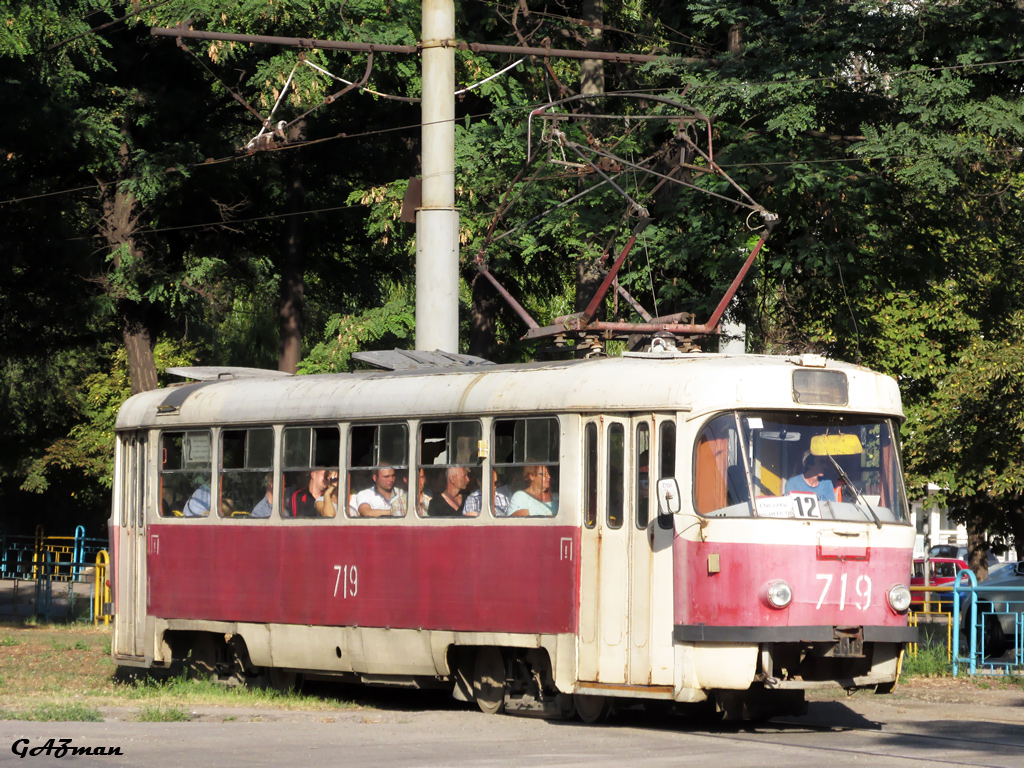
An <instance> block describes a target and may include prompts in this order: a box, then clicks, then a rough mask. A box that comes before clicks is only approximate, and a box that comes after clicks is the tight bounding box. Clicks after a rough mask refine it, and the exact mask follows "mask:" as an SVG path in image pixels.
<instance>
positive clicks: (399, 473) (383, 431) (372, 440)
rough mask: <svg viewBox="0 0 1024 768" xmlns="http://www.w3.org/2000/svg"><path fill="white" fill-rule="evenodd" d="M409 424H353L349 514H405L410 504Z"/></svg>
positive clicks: (400, 515)
mask: <svg viewBox="0 0 1024 768" xmlns="http://www.w3.org/2000/svg"><path fill="white" fill-rule="evenodd" d="M408 455H409V428H408V427H407V426H406V425H405V424H358V425H353V426H352V427H350V428H349V451H348V459H349V463H348V473H347V490H348V495H347V499H348V502H347V504H346V507H347V509H348V515H349V517H405V514H406V510H407V509H408V508H409V461H408Z"/></svg>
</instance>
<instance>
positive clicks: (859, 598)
mask: <svg viewBox="0 0 1024 768" xmlns="http://www.w3.org/2000/svg"><path fill="white" fill-rule="evenodd" d="M848 576H849V574H846V573H844V574H842V575H841V576H840V577H839V610H840V611H841V610H843V609H844V608H845V607H846V599H847V586H848V585H847V581H848ZM814 578H816V579H818V580H819V581H824V582H825V586H824V587H823V588H822V590H821V597H819V598H818V604H817V605H816V606H815V608H816V609H820V608H821V606H822V605H824V604H825V600H826V599H827V598H828V594H829V590H830V589H831V588H832V580H833V576H832V574H831V573H818V574H815V577H814ZM853 591H854V593H855V596H856V597H855V599H853V600H851V601H850V604H851V605H852V606H854V607H855V608H859V609H860V610H862V611H866V610H867V609H868V606H870V605H871V577H870V576H863V575H862V576H858V577H857V581H856V582H854V588H853Z"/></svg>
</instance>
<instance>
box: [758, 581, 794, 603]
mask: <svg viewBox="0 0 1024 768" xmlns="http://www.w3.org/2000/svg"><path fill="white" fill-rule="evenodd" d="M763 596H764V601H765V602H766V603H767V604H768V605H769V606H771V607H772V608H785V607H786V606H787V605H789V604H790V603H791V602H793V588H792V587H791V586H789V584H788V583H787V582H785V581H783V580H782V579H776V580H775V581H769V582H768V584H766V585H765V588H764V593H763Z"/></svg>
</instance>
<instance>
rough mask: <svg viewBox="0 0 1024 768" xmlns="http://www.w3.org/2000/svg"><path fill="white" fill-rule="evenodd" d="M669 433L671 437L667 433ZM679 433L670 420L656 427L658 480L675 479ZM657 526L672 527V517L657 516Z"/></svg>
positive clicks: (673, 422)
mask: <svg viewBox="0 0 1024 768" xmlns="http://www.w3.org/2000/svg"><path fill="white" fill-rule="evenodd" d="M669 432H671V433H672V434H671V436H669V435H668V433H669ZM678 435H679V432H678V430H677V429H676V423H675V421H672V420H666V421H663V422H661V424H660V425H659V427H658V459H659V461H658V480H659V481H661V480H662V479H664V478H666V477H671V478H675V477H676V456H677V455H678V452H679V444H678V442H677V441H678ZM658 525H660V526H661V527H662V528H666V529H668V528H671V527H672V515H662V514H659V515H658Z"/></svg>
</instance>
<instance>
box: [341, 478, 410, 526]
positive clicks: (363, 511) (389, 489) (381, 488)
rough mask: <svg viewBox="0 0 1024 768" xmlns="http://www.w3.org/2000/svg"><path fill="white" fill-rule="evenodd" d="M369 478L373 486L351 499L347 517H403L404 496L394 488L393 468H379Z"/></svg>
mask: <svg viewBox="0 0 1024 768" xmlns="http://www.w3.org/2000/svg"><path fill="white" fill-rule="evenodd" d="M370 477H371V478H372V479H373V485H371V486H370V487H369V488H366V489H365V490H362V491H360V492H359V493H357V494H356V495H355V496H353V497H352V501H351V503H350V504H349V508H348V511H349V516H350V517H356V516H357V515H358V516H360V517H405V507H406V495H405V491H403V490H402V489H401V488H396V487H395V480H396V474H395V468H394V467H390V466H386V465H385V466H383V467H379V468H378V469H377V470H376V471H374V473H373V474H372V475H370Z"/></svg>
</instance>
